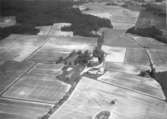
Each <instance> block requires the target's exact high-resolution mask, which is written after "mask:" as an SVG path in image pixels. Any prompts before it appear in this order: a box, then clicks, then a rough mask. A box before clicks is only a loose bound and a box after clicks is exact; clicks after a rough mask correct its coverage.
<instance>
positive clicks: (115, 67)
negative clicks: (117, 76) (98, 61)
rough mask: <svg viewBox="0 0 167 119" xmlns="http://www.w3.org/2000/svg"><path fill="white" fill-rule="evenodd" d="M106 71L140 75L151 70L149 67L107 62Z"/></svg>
mask: <svg viewBox="0 0 167 119" xmlns="http://www.w3.org/2000/svg"><path fill="white" fill-rule="evenodd" d="M105 69H106V70H107V71H117V72H123V73H128V74H134V75H138V74H139V73H140V72H141V71H145V70H148V69H150V68H149V66H143V65H130V64H125V63H112V62H107V63H106V64H105Z"/></svg>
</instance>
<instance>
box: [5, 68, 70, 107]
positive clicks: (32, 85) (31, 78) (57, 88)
mask: <svg viewBox="0 0 167 119" xmlns="http://www.w3.org/2000/svg"><path fill="white" fill-rule="evenodd" d="M47 73H49V74H47ZM57 73H58V71H56V70H55V71H54V70H53V71H52V72H51V71H50V69H48V70H41V69H39V68H38V69H36V68H35V67H34V68H33V69H32V70H31V71H30V72H29V73H28V74H26V75H24V76H23V77H22V78H21V79H20V80H18V81H17V82H16V83H15V84H14V85H13V86H11V87H10V88H9V90H7V91H6V92H5V93H4V94H3V96H4V97H8V98H16V99H23V100H31V101H35V102H43V103H52V104H55V103H58V101H59V100H60V99H62V98H63V96H65V94H66V93H67V92H68V91H69V89H70V87H71V86H70V85H68V84H65V83H63V82H60V81H59V80H57V78H56V74H57ZM51 74H52V75H51ZM57 75H58V74H57Z"/></svg>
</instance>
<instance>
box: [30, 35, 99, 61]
mask: <svg viewBox="0 0 167 119" xmlns="http://www.w3.org/2000/svg"><path fill="white" fill-rule="evenodd" d="M95 46H96V39H95V38H87V37H79V36H75V37H72V38H71V37H51V36H49V40H48V42H47V43H46V44H45V45H44V46H43V47H42V48H41V49H40V50H38V51H37V52H35V53H34V54H33V55H32V56H31V57H29V58H28V60H31V61H35V62H38V63H39V62H43V63H48V62H54V63H55V62H56V60H57V59H58V58H59V57H66V56H67V55H68V54H69V53H71V52H72V51H73V50H75V51H78V50H82V51H84V50H90V51H92V50H93V49H94V47H95Z"/></svg>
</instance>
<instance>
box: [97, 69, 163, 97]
mask: <svg viewBox="0 0 167 119" xmlns="http://www.w3.org/2000/svg"><path fill="white" fill-rule="evenodd" d="M98 80H100V81H104V82H106V83H109V84H111V85H116V86H119V87H122V88H125V89H129V90H132V91H136V92H138V93H141V94H144V95H150V96H152V97H156V98H159V99H165V96H164V94H163V92H162V89H161V87H160V85H159V84H158V82H156V81H155V80H154V79H151V78H144V77H139V76H136V75H132V74H127V73H120V72H116V71H112V72H111V71H110V72H106V73H105V74H104V75H103V76H101V77H99V78H98Z"/></svg>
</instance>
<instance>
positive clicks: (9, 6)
mask: <svg viewBox="0 0 167 119" xmlns="http://www.w3.org/2000/svg"><path fill="white" fill-rule="evenodd" d="M73 5H74V3H73V2H70V1H59V0H56V1H55V0H47V1H42V0H40V2H39V1H38V0H36V1H33V2H30V1H29V2H25V1H23V0H2V3H1V7H2V9H1V10H2V12H1V13H2V16H16V21H17V25H16V26H12V27H9V28H4V29H2V28H1V29H0V36H1V37H2V38H4V37H6V36H8V35H9V34H10V33H22V34H36V33H37V32H38V30H36V29H35V28H34V27H35V26H44V25H52V24H53V23H59V22H68V23H72V26H71V27H69V28H64V30H66V31H68V30H72V31H73V32H74V35H82V36H92V34H91V31H92V30H97V29H99V28H100V27H110V28H112V25H111V23H110V21H109V20H107V19H102V18H98V17H96V16H91V15H85V14H82V13H81V11H80V10H79V9H77V8H72V6H73Z"/></svg>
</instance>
